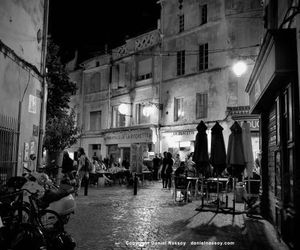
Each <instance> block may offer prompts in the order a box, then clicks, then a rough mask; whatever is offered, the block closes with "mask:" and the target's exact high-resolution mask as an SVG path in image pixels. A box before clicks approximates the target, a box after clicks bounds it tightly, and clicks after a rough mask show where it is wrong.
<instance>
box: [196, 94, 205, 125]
mask: <svg viewBox="0 0 300 250" xmlns="http://www.w3.org/2000/svg"><path fill="white" fill-rule="evenodd" d="M207 117H208V93H207V92H200V93H196V119H197V120H198V119H203V118H207Z"/></svg>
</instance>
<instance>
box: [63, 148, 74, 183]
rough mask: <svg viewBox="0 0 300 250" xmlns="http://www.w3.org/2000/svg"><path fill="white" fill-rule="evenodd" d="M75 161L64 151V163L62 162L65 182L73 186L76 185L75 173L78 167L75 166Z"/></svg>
mask: <svg viewBox="0 0 300 250" xmlns="http://www.w3.org/2000/svg"><path fill="white" fill-rule="evenodd" d="M74 165H75V164H74V161H73V160H72V159H71V157H70V156H69V153H68V151H66V150H65V151H64V153H63V162H62V173H63V174H64V177H63V179H64V181H65V182H67V183H69V184H71V185H75V182H76V180H75V176H74V172H73V171H76V166H74Z"/></svg>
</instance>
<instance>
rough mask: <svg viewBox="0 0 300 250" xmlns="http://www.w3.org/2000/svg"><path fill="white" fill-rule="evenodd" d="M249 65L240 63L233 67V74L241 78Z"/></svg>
mask: <svg viewBox="0 0 300 250" xmlns="http://www.w3.org/2000/svg"><path fill="white" fill-rule="evenodd" d="M247 68H248V67H247V64H246V63H245V62H244V61H238V62H236V63H235V64H233V66H232V71H233V73H234V74H235V75H236V76H237V77H240V76H242V75H243V74H244V73H245V72H246V71H247Z"/></svg>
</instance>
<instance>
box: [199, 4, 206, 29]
mask: <svg viewBox="0 0 300 250" xmlns="http://www.w3.org/2000/svg"><path fill="white" fill-rule="evenodd" d="M200 15H201V16H200V25H203V24H206V23H207V4H203V5H200Z"/></svg>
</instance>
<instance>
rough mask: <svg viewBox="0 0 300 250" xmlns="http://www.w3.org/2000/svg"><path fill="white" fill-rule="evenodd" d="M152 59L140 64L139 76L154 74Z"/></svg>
mask: <svg viewBox="0 0 300 250" xmlns="http://www.w3.org/2000/svg"><path fill="white" fill-rule="evenodd" d="M151 69H152V58H148V59H145V60H142V61H139V63H138V75H139V76H142V75H146V74H149V73H151V72H152V70H151Z"/></svg>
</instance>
